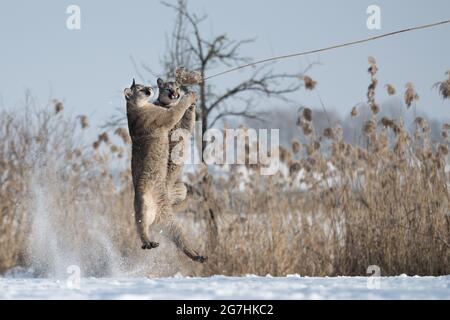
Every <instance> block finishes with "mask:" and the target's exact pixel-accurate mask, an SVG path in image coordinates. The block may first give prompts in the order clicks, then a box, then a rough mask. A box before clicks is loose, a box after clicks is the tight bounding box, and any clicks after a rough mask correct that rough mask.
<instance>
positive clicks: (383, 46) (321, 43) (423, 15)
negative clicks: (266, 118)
mask: <svg viewBox="0 0 450 320" xmlns="http://www.w3.org/2000/svg"><path fill="white" fill-rule="evenodd" d="M70 4H76V5H78V6H79V7H80V8H81V30H76V31H74V30H68V29H67V28H66V19H67V17H68V14H66V8H67V6H68V5H70ZM371 4H376V5H378V6H379V7H380V8H381V30H372V31H371V30H368V29H367V27H366V20H367V17H368V15H367V13H366V9H367V7H368V6H369V5H371ZM189 8H190V9H191V10H193V11H194V12H196V13H198V14H199V15H201V14H207V15H208V16H209V19H208V20H207V21H205V22H204V23H203V24H202V25H201V29H202V32H203V33H204V34H205V35H217V34H221V33H226V34H228V35H229V36H230V37H231V38H233V39H237V40H239V39H245V38H253V37H256V41H255V42H254V43H252V44H250V45H248V46H246V47H244V49H243V51H242V54H243V55H245V56H250V57H252V58H253V59H255V60H258V59H261V58H266V57H270V56H273V55H282V54H289V53H293V52H300V51H304V50H310V49H316V48H321V47H325V46H328V45H331V44H335V43H340V42H346V41H352V40H356V39H360V38H365V37H369V36H374V35H378V34H381V33H386V32H390V31H394V30H397V29H402V28H406V27H411V26H416V25H420V24H425V23H432V22H438V21H442V20H446V19H448V18H449V15H448V12H450V2H449V1H446V0H436V1H433V3H432V5H431V4H430V2H429V1H421V0H415V1H406V0H399V1H395V3H394V2H393V1H377V2H374V1H366V0H363V1H361V0H348V1H341V2H339V3H337V2H336V1H325V0H321V1H315V2H309V1H283V2H277V3H275V2H267V3H266V2H265V3H264V4H262V3H261V2H260V1H245V2H244V1H239V2H238V1H227V2H223V1H206V0H200V1H190V2H189ZM174 16H175V15H174V13H173V11H172V10H170V9H169V8H166V7H165V6H163V5H162V4H161V3H160V1H136V0H134V1H127V2H125V1H120V2H114V3H111V2H106V1H95V2H93V1H86V0H80V1H59V2H58V3H57V4H56V3H55V2H53V1H40V2H31V1H15V2H8V3H5V4H3V5H2V9H1V14H0V17H1V18H0V39H1V41H2V44H3V50H2V53H1V59H0V70H1V76H0V108H8V109H12V108H18V107H20V106H21V101H23V98H24V92H25V91H26V90H27V89H29V90H31V92H32V94H33V96H35V97H36V98H37V99H38V102H39V103H40V104H45V103H47V101H48V98H49V97H52V98H57V99H60V100H62V101H64V102H65V105H66V109H68V110H71V112H72V113H75V114H87V115H89V116H91V119H92V123H93V124H94V125H98V124H100V123H101V122H102V121H103V120H104V119H106V118H107V117H108V116H109V115H111V114H113V113H115V112H116V111H115V109H116V108H117V107H119V108H121V107H124V101H123V96H122V90H123V88H125V87H126V86H128V85H129V83H130V81H131V79H132V78H133V77H136V78H137V77H138V75H137V74H136V72H135V68H134V66H133V63H132V61H131V58H130V56H133V57H134V59H135V60H136V61H137V62H139V63H140V62H145V63H146V64H148V65H149V66H151V67H152V68H153V70H155V71H156V72H160V73H163V70H162V69H161V67H160V57H161V56H162V55H163V54H164V50H165V41H166V40H165V39H166V38H165V37H166V35H168V34H170V32H171V29H172V26H173V20H174ZM449 31H450V26H449V25H444V26H441V27H438V28H433V29H427V30H419V31H416V32H411V33H407V34H402V35H399V36H394V37H391V38H387V39H382V40H378V41H373V42H370V43H366V44H363V45H358V46H353V47H347V48H343V49H337V50H334V51H330V52H325V53H321V54H316V55H310V56H308V57H301V58H293V59H289V60H284V61H281V62H279V63H277V64H275V65H274V66H273V67H274V68H276V69H277V70H280V71H295V70H298V71H301V70H302V68H304V67H305V66H306V65H307V64H308V63H309V62H310V61H319V62H320V63H321V65H318V66H315V67H314V68H313V69H312V70H311V71H310V72H308V74H309V75H310V76H312V77H313V78H314V79H315V80H317V81H318V87H317V89H318V92H319V93H320V96H321V98H322V99H323V101H324V103H325V105H326V106H327V108H328V109H330V110H336V111H337V112H338V113H339V114H340V115H342V116H345V115H346V114H347V113H348V112H350V110H351V108H352V107H353V106H354V105H355V104H357V103H359V102H363V101H365V100H366V96H365V95H366V91H367V86H368V84H369V75H368V73H367V72H366V70H367V67H368V64H367V57H368V56H374V57H375V58H376V59H377V62H378V66H379V73H378V74H377V78H378V80H379V86H378V100H379V101H380V102H383V101H385V100H387V99H388V96H387V94H386V93H385V89H384V88H383V87H384V85H385V84H387V83H391V84H393V85H394V86H395V87H396V88H397V92H398V93H397V95H398V96H399V97H400V98H402V97H403V92H404V88H405V84H406V83H407V82H412V83H413V84H414V86H415V88H416V90H417V91H418V93H419V95H420V98H421V99H420V101H419V103H418V105H417V110H418V111H419V112H425V113H426V114H427V115H429V116H431V117H436V118H441V119H442V118H447V117H449V116H450V113H449V110H448V109H449V108H450V105H449V101H448V100H447V101H444V100H442V99H441V97H440V96H439V94H438V91H437V90H435V89H433V88H432V86H433V84H434V83H436V82H437V81H440V80H443V79H444V78H445V75H444V73H445V71H447V70H449V69H450V61H449V60H448V58H449V56H450V42H449V41H448V39H449ZM225 69H227V67H226V66H218V67H217V68H216V70H214V71H222V70H225ZM144 74H145V73H144ZM246 74H247V75H248V70H242V71H240V72H236V73H232V74H228V75H225V76H223V77H217V78H215V79H213V80H211V81H212V83H213V84H214V85H216V86H217V88H218V90H223V89H225V88H226V87H227V86H228V85H229V84H232V83H233V80H235V79H237V78H239V77H243V76H245V75H246ZM145 75H146V78H147V79H150V80H151V81H152V83H153V84H154V83H155V82H156V79H154V77H152V76H151V75H150V74H145ZM292 98H293V99H294V100H295V101H296V103H295V105H307V106H311V107H319V106H320V102H319V98H318V96H317V93H316V92H314V91H313V92H307V91H305V90H300V91H299V92H297V93H296V94H295V95H293V96H292ZM281 104H282V103H280V102H278V101H272V100H269V101H267V102H263V103H262V104H261V107H276V106H279V105H281Z"/></svg>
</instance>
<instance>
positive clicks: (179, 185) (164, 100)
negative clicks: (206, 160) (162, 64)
mask: <svg viewBox="0 0 450 320" xmlns="http://www.w3.org/2000/svg"><path fill="white" fill-rule="evenodd" d="M157 84H158V89H159V95H158V99H157V100H156V101H155V104H156V105H158V106H161V107H164V108H172V107H174V106H176V105H177V104H178V103H179V101H180V99H181V94H182V89H181V85H180V84H179V83H178V82H176V81H175V82H172V81H167V82H165V81H164V80H163V79H161V78H158V80H157ZM194 125H195V103H193V104H192V105H190V106H189V108H188V109H187V110H186V112H185V113H184V115H183V117H182V118H181V120H180V121H179V122H178V123H177V124H176V125H175V126H174V127H173V128H172V130H170V132H169V161H168V165H167V183H168V184H167V186H168V189H169V198H170V200H171V203H172V204H173V205H174V207H175V208H177V209H181V208H182V207H183V206H184V205H185V203H183V201H184V200H185V198H186V195H187V188H186V186H185V184H184V183H183V182H182V181H181V172H182V170H183V163H182V161H179V160H178V161H174V159H173V158H172V155H173V153H174V151H176V152H177V153H178V156H179V155H180V154H182V157H181V158H182V159H184V157H185V156H186V150H185V141H184V139H187V138H188V137H189V135H190V134H191V133H192V132H193V130H194ZM180 130H182V131H180ZM178 135H180V136H181V137H182V140H180V139H179V136H178Z"/></svg>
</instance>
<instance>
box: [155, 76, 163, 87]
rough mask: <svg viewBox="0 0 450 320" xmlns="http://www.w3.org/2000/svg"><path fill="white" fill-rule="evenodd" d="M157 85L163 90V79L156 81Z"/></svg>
mask: <svg viewBox="0 0 450 320" xmlns="http://www.w3.org/2000/svg"><path fill="white" fill-rule="evenodd" d="M156 83H157V84H158V88H162V87H163V86H164V80H163V79H161V78H158V80H156Z"/></svg>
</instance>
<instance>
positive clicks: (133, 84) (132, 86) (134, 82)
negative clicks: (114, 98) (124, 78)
mask: <svg viewBox="0 0 450 320" xmlns="http://www.w3.org/2000/svg"><path fill="white" fill-rule="evenodd" d="M135 85H136V81H134V78H133V83H132V84H131V87H130V88H131V89H133V88H134V86H135Z"/></svg>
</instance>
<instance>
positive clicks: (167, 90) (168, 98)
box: [157, 78, 182, 107]
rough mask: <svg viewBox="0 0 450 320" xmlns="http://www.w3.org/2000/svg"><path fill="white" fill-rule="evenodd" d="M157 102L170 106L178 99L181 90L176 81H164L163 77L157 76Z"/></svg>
mask: <svg viewBox="0 0 450 320" xmlns="http://www.w3.org/2000/svg"><path fill="white" fill-rule="evenodd" d="M157 83H158V89H159V96H158V100H159V102H160V103H161V104H162V105H163V106H166V107H171V106H173V105H175V104H177V103H178V101H180V98H181V94H182V90H181V86H180V85H179V84H178V83H177V82H171V81H168V82H164V80H163V79H161V78H158V80H157Z"/></svg>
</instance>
